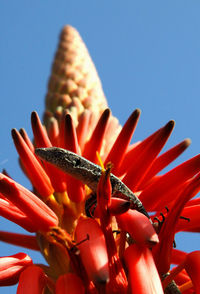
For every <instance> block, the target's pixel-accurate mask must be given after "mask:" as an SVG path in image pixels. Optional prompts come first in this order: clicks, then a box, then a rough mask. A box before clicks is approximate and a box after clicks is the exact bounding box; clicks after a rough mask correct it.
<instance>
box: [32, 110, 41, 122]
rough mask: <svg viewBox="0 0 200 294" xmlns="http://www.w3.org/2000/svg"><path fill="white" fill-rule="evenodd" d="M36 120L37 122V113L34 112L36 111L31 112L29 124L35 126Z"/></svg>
mask: <svg viewBox="0 0 200 294" xmlns="http://www.w3.org/2000/svg"><path fill="white" fill-rule="evenodd" d="M38 120H39V117H38V114H37V112H36V111H33V112H32V113H31V123H32V124H33V125H35V124H37V122H38Z"/></svg>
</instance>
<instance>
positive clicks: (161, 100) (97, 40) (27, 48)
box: [0, 0, 200, 293]
mask: <svg viewBox="0 0 200 294" xmlns="http://www.w3.org/2000/svg"><path fill="white" fill-rule="evenodd" d="M199 13H200V2H199V1H198V0H193V1H186V0H168V1H160V0H153V1H149V0H141V1H133V0H126V1H119V0H115V1H114V0H113V1H94V0H93V1H92V0H90V1H88V0H86V1H81V0H79V1H76V0H73V1H72V0H59V1H55V0H46V1H45V0H42V1H41V0H35V1H27V0H23V1H22V0H18V1H16V0H10V1H8V0H1V1H0V36H1V44H0V68H1V71H0V84H1V98H0V108H1V110H2V113H1V116H0V124H1V128H0V136H1V148H0V167H1V169H2V168H6V169H7V171H8V172H9V173H10V175H11V176H12V177H13V178H14V179H16V180H17V181H19V182H20V183H21V184H23V185H25V186H26V187H30V184H29V183H28V181H27V180H26V179H25V177H24V176H23V174H22V172H21V171H20V169H19V167H18V162H17V153H16V151H15V149H14V146H13V144H12V140H11V136H10V130H11V128H13V127H16V128H21V127H24V128H25V129H26V130H27V132H28V133H29V135H30V136H31V137H32V132H31V128H30V113H31V112H32V111H33V110H37V111H38V113H39V114H40V117H41V116H42V113H43V110H44V96H45V93H46V85H47V80H48V77H49V74H50V68H51V63H52V60H53V56H54V53H55V50H56V46H57V41H58V36H59V33H60V30H61V28H62V27H63V26H64V25H65V24H71V25H72V26H74V27H76V28H77V29H78V30H79V32H80V34H81V36H82V38H83V39H84V41H85V43H86V45H87V47H88V49H89V51H90V53H91V56H92V58H93V61H94V62H95V65H96V67H97V70H98V72H99V75H100V78H101V80H102V83H103V88H104V91H105V94H106V96H107V99H108V102H109V106H110V108H111V110H112V111H113V114H114V115H115V116H117V117H118V118H119V120H120V122H121V123H122V124H123V123H124V122H125V120H126V118H127V117H128V116H129V114H130V113H131V112H132V110H134V109H135V108H141V110H142V115H141V118H140V121H139V125H138V127H137V131H136V134H135V137H134V140H141V139H143V138H145V137H146V136H147V135H149V134H150V133H151V132H153V131H155V130H156V129H158V128H159V127H161V126H162V125H164V124H165V123H166V122H167V121H169V120H170V119H174V120H175V121H176V126H175V130H174V132H173V134H172V136H171V138H170V140H169V142H168V143H167V147H168V148H169V147H171V146H173V145H175V144H176V143H178V142H179V141H181V140H183V139H184V138H187V137H190V138H191V139H192V145H191V146H190V148H189V149H188V150H187V151H186V152H185V154H184V155H182V156H181V157H180V159H179V160H177V161H176V164H178V163H180V162H182V161H184V160H186V159H188V158H190V157H192V156H194V155H196V154H198V153H199V151H200V131H199V130H200V115H199V108H200V18H199ZM2 229H4V230H8V231H21V232H22V230H20V229H19V228H18V227H17V226H15V225H12V224H10V223H9V222H6V221H4V220H3V219H1V225H0V230H2ZM176 241H177V246H178V248H181V249H184V250H186V251H190V250H195V249H199V244H200V237H199V235H197V234H196V235H195V236H194V237H191V235H184V237H180V238H179V237H178V238H176ZM20 250H21V251H23V250H22V249H20ZM18 251H19V249H18V248H16V247H14V246H8V245H5V244H3V243H1V255H11V254H14V253H17V252H18ZM26 252H28V251H26ZM28 253H29V254H30V255H31V256H32V257H33V258H34V259H35V260H36V259H37V260H38V257H37V256H36V255H35V254H33V252H30V251H29V252H28ZM0 291H1V290H0ZM2 291H3V293H8V292H7V290H6V289H5V290H4V289H3V290H2ZM12 291H13V292H12V293H15V287H13V288H12ZM9 293H11V289H10V291H9Z"/></svg>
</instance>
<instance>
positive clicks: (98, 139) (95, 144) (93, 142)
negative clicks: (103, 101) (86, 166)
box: [83, 109, 110, 163]
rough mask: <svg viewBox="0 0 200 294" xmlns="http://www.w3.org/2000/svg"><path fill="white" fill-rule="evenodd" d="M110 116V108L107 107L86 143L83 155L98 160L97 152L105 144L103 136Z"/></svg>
mask: <svg viewBox="0 0 200 294" xmlns="http://www.w3.org/2000/svg"><path fill="white" fill-rule="evenodd" d="M109 117H110V109H106V110H105V111H104V112H103V114H102V116H101V117H100V119H99V122H98V124H97V125H96V127H95V130H94V131H93V133H92V136H91V138H90V140H89V141H88V142H87V144H86V145H85V148H84V151H83V156H84V157H85V158H87V159H89V160H91V161H93V162H95V163H96V162H97V161H98V159H97V157H96V152H97V151H98V152H99V153H100V150H101V146H102V144H103V138H104V134H105V131H106V127H107V124H108V120H109Z"/></svg>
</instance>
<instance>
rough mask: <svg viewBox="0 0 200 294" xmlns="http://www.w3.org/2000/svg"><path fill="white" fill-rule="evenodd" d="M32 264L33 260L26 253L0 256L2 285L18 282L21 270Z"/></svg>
mask: <svg viewBox="0 0 200 294" xmlns="http://www.w3.org/2000/svg"><path fill="white" fill-rule="evenodd" d="M30 265H32V260H31V258H30V257H29V256H28V255H27V254H25V253H17V254H15V255H12V256H5V257H0V286H9V285H14V284H16V283H17V282H18V279H19V276H20V274H21V272H22V271H24V269H25V268H26V267H27V266H30Z"/></svg>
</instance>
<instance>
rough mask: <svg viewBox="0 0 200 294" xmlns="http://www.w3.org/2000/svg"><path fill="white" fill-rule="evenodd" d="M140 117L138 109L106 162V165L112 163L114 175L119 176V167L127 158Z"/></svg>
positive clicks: (128, 121)
mask: <svg viewBox="0 0 200 294" xmlns="http://www.w3.org/2000/svg"><path fill="white" fill-rule="evenodd" d="M139 116H140V110H139V109H136V110H135V111H134V112H133V113H132V114H131V116H130V117H129V119H128V120H127V122H126V123H125V125H124V127H123V128H122V130H121V132H120V134H119V135H118V137H117V139H116V141H115V143H114V144H113V146H112V149H111V150H110V152H109V154H108V156H107V158H106V160H105V162H106V163H108V162H112V164H113V169H112V172H113V173H114V174H117V171H118V167H119V166H120V164H121V162H122V160H123V158H124V156H125V153H126V150H127V148H128V145H129V143H130V141H131V138H132V135H133V133H134V131H135V128H136V125H137V122H138V119H139Z"/></svg>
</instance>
